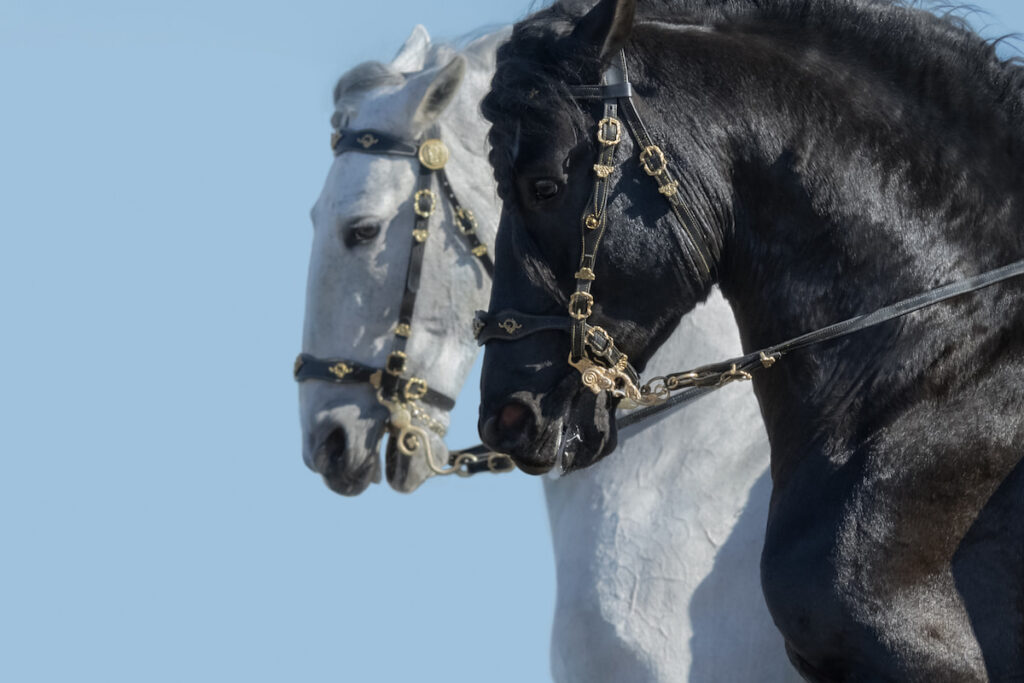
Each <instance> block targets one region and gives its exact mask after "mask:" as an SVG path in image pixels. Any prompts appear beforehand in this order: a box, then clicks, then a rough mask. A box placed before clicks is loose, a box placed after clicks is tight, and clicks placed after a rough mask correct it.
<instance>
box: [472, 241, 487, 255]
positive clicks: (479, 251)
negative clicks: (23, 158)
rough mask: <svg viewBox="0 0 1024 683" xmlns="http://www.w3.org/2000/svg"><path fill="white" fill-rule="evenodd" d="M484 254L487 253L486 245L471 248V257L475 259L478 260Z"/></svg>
mask: <svg viewBox="0 0 1024 683" xmlns="http://www.w3.org/2000/svg"><path fill="white" fill-rule="evenodd" d="M486 253H487V247H486V245H483V244H481V245H479V246H476V247H473V256H476V257H477V258H480V257H481V256H483V255H484V254H486Z"/></svg>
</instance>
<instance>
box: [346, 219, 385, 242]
mask: <svg viewBox="0 0 1024 683" xmlns="http://www.w3.org/2000/svg"><path fill="white" fill-rule="evenodd" d="M379 234H380V225H379V224H373V225H354V226H352V227H351V228H349V229H348V231H347V232H346V233H345V245H346V246H349V247H354V246H355V245H357V244H365V243H366V242H370V241H372V240H373V239H375V238H376V237H377V235H379Z"/></svg>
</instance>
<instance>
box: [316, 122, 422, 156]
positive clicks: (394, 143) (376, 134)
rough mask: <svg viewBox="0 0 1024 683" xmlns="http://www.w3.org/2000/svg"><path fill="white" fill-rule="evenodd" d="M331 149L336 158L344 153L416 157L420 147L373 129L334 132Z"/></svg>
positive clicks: (342, 129)
mask: <svg viewBox="0 0 1024 683" xmlns="http://www.w3.org/2000/svg"><path fill="white" fill-rule="evenodd" d="M331 149H332V150H334V156H339V155H340V154H343V153H344V152H363V153H364V154H398V155H400V156H408V157H414V156H416V155H417V153H418V152H419V146H418V145H414V144H412V143H410V142H406V141H405V140H402V139H401V138H396V137H395V136H394V135H388V134H387V133H382V132H381V131H379V130H373V129H372V128H366V129H363V130H352V129H350V128H340V129H338V130H336V131H334V133H332V134H331Z"/></svg>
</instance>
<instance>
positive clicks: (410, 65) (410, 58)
mask: <svg viewBox="0 0 1024 683" xmlns="http://www.w3.org/2000/svg"><path fill="white" fill-rule="evenodd" d="M428 45H430V34H429V33H427V29H425V28H424V27H423V24H416V27H415V28H413V30H412V33H410V34H409V37H408V38H406V39H405V44H404V45H402V49H400V50H399V51H398V54H397V55H395V58H394V59H392V60H391V66H392V68H394V70H395V71H401V72H405V73H409V72H411V71H419V70H420V69H422V68H423V63H424V61H426V58H427V46H428Z"/></svg>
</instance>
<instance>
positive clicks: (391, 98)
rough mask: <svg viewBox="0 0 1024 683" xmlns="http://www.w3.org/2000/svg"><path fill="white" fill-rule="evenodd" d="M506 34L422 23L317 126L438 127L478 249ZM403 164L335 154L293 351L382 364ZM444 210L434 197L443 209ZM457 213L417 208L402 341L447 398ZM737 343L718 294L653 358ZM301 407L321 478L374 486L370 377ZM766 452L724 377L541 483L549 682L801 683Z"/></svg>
mask: <svg viewBox="0 0 1024 683" xmlns="http://www.w3.org/2000/svg"><path fill="white" fill-rule="evenodd" d="M504 35H506V34H505V33H504V32H498V33H495V34H491V35H488V36H484V37H482V38H479V39H477V40H476V41H474V42H472V43H471V44H470V45H469V46H468V47H467V48H466V49H465V50H463V51H461V52H459V53H456V52H455V51H454V50H453V49H452V48H450V47H446V46H443V45H436V44H431V43H430V40H429V38H428V36H427V32H426V31H425V30H424V29H423V28H422V27H419V26H418V27H416V29H414V30H413V32H412V35H411V36H410V37H409V39H408V40H407V41H406V43H405V45H404V46H403V47H402V49H401V50H400V52H399V53H398V56H397V57H396V58H395V59H394V60H393V61H392V62H391V64H389V65H383V64H378V63H367V64H363V65H360V66H358V67H356V68H354V69H352V70H351V71H350V72H348V73H346V74H345V75H344V76H342V78H341V79H340V81H339V82H338V85H337V87H336V88H335V107H336V113H335V115H334V119H333V121H332V123H333V125H334V126H335V128H336V129H348V130H353V131H356V130H365V129H373V130H376V131H383V132H386V133H388V134H390V135H391V136H394V137H395V138H398V139H403V140H409V141H416V140H420V139H421V138H422V137H423V136H424V134H425V132H426V131H427V130H428V129H432V127H434V126H439V130H440V137H441V139H442V140H443V141H444V142H445V143H446V144H447V145H448V147H449V148H450V150H451V158H450V161H449V162H448V165H447V166H446V171H447V173H448V175H449V176H450V179H451V184H452V186H453V187H454V188H455V191H456V192H457V193H458V195H459V198H460V199H461V200H462V201H463V202H464V203H465V204H466V205H467V206H469V207H471V208H472V209H474V210H476V211H477V216H478V217H479V219H480V220H479V231H480V237H481V239H483V240H484V241H485V242H486V243H493V241H492V240H493V234H492V232H491V230H493V227H492V226H494V225H496V224H497V217H498V214H499V209H500V207H499V204H498V200H497V196H496V192H495V189H494V184H493V180H492V176H491V173H490V169H489V166H488V164H487V161H486V149H485V135H486V124H485V122H484V121H483V120H482V118H481V117H480V115H479V113H478V103H479V100H480V98H481V97H482V96H483V95H484V94H485V93H486V91H487V88H488V86H489V81H490V75H491V73H492V71H493V68H494V52H495V49H496V46H497V44H498V43H499V42H500V41H501V40H502V37H503V36H504ZM417 168H418V162H416V160H415V159H414V158H401V157H396V156H391V155H373V154H361V153H358V152H355V153H345V154H341V155H339V156H338V158H337V159H336V160H335V162H334V164H333V166H332V167H331V170H330V173H329V175H328V177H327V180H326V183H325V185H324V188H323V192H322V194H321V196H320V198H319V200H318V201H317V203H316V205H315V206H314V208H313V212H312V218H313V223H314V228H315V237H314V241H313V254H312V258H311V261H310V271H309V286H308V291H307V308H306V320H305V330H304V340H303V348H304V352H305V353H308V354H310V355H312V356H320V357H329V358H350V359H354V360H356V361H358V362H360V363H363V364H365V365H367V366H373V367H380V366H382V365H383V364H384V363H385V362H386V360H387V359H386V357H387V355H388V353H389V349H390V348H391V344H392V341H393V339H394V329H395V323H396V319H397V311H398V308H399V301H400V299H401V297H402V291H403V283H404V280H405V271H406V266H407V263H408V260H409V250H410V239H409V236H410V234H411V231H412V229H413V225H412V223H413V202H412V197H413V194H414V192H415V191H416V188H417V185H416V181H417ZM435 191H436V188H435ZM445 204H446V203H445V202H444V200H443V197H442V199H440V200H439V201H438V211H440V209H441V206H442V205H445ZM452 219H453V216H452V212H451V208H450V207H448V206H446V205H445V206H444V211H443V214H442V215H437V214H435V216H434V217H433V218H432V220H433V221H434V223H432V224H431V226H430V228H431V229H430V237H429V239H427V240H426V251H425V254H424V262H423V278H422V281H421V283H420V287H419V296H418V298H417V301H416V308H415V317H414V322H413V324H412V330H411V335H410V337H409V341H408V359H409V365H410V368H409V370H410V371H411V372H413V373H414V374H416V375H417V376H419V377H422V378H423V379H425V380H426V381H427V384H428V386H430V387H432V388H434V389H437V390H438V391H440V392H441V393H443V394H446V395H448V396H456V395H457V394H458V390H459V388H460V387H461V385H462V383H463V382H464V381H465V378H466V376H467V374H468V371H469V369H470V366H471V364H472V362H473V359H474V358H475V356H476V352H477V349H476V346H475V344H474V343H473V341H472V338H471V336H470V334H469V330H470V329H471V326H472V318H473V312H474V311H475V310H476V309H478V308H484V307H485V306H486V304H487V297H488V291H489V288H490V281H489V279H488V278H487V277H486V274H485V273H484V271H483V269H482V268H481V266H480V264H479V263H478V262H476V261H475V260H474V258H473V256H472V255H471V254H470V253H469V250H468V249H467V247H466V245H465V244H464V243H463V242H462V241H461V240H460V239H459V236H458V234H457V233H456V232H455V231H454V230H453V229H452V225H451V222H452ZM442 226H443V227H442ZM739 349H740V343H739V337H738V333H737V331H736V327H735V324H734V322H733V320H732V314H731V312H730V311H729V309H728V307H727V305H726V304H725V302H724V300H723V299H722V298H721V296H718V295H716V296H713V297H712V298H711V300H710V301H709V302H708V304H707V305H706V306H704V307H703V309H702V310H701V311H700V312H699V313H698V314H694V315H692V316H690V317H688V318H687V320H686V321H685V322H684V324H683V326H682V327H681V328H680V329H679V330H678V331H677V332H676V333H675V335H674V336H673V337H672V339H671V340H670V341H669V342H668V343H667V344H666V345H665V347H664V348H663V349H662V350H661V352H660V353H659V354H658V356H657V357H656V358H655V359H654V361H653V366H652V367H653V369H654V370H655V371H656V370H657V369H658V368H659V367H661V366H662V365H663V364H662V363H661V362H660V359H662V358H670V359H672V362H673V366H675V365H678V364H680V363H682V364H684V365H686V364H693V365H698V364H699V363H700V362H701V361H705V360H707V359H710V358H717V357H719V356H722V355H723V354H724V355H725V356H728V355H730V354H735V353H738V352H739ZM300 406H301V420H302V428H303V457H304V459H305V461H306V464H307V465H308V466H309V467H310V468H312V469H313V470H314V471H316V472H318V473H320V474H321V475H323V478H324V480H325V482H326V483H327V485H328V486H330V487H331V488H332V489H333V490H335V491H338V492H339V493H343V494H348V495H354V494H357V493H359V492H360V491H362V490H363V489H364V488H365V487H366V486H368V485H369V483H370V482H372V481H379V480H380V465H379V462H378V456H377V453H378V446H379V443H380V441H381V438H382V437H383V435H384V432H385V422H386V420H387V419H388V417H389V411H388V410H387V409H386V408H385V407H383V406H382V405H381V404H380V403H379V402H378V401H377V400H376V398H375V393H374V388H372V387H370V386H366V385H359V384H353V385H338V384H333V383H328V382H318V381H307V382H303V383H302V385H301V388H300ZM424 408H425V410H426V412H427V413H428V414H429V417H428V418H427V419H428V420H429V421H432V422H435V423H437V424H436V425H435V426H436V427H440V426H443V425H447V420H448V416H447V413H446V412H445V411H444V410H440V409H437V408H434V407H430V406H425V407H424ZM726 418H727V419H726ZM734 425H743V427H741V428H736V427H735V426H734ZM436 431H437V432H440V431H442V430H441V429H437V430H436ZM429 434H430V436H429V439H430V453H431V454H432V456H433V457H434V459H435V461H436V462H435V467H436V466H438V465H443V464H444V462H445V461H446V460H447V451H446V449H445V446H444V442H443V439H442V438H441V437H440V435H439V434H438V433H433V432H430V433H429ZM424 461H425V458H423V457H409V456H406V455H402V454H401V453H399V452H398V450H397V449H396V448H394V447H390V448H389V449H388V453H387V455H386V463H387V474H388V481H389V483H390V484H391V485H392V486H394V487H395V488H397V489H398V490H401V491H411V490H413V489H415V488H416V487H417V486H418V485H419V484H421V483H422V482H423V481H424V479H426V478H427V477H428V476H430V474H431V468H430V467H429V466H428V465H427V464H426V463H425V462H424ZM767 464H768V443H767V438H766V436H765V433H764V429H763V427H762V424H761V418H760V413H759V411H758V407H757V404H756V401H755V400H754V396H753V394H752V393H751V392H750V390H749V387H740V386H736V387H730V388H727V389H724V390H722V391H720V392H717V393H716V394H713V395H712V396H710V397H708V398H706V399H704V400H703V401H702V402H700V403H697V404H695V405H692V406H690V407H688V408H686V409H685V410H684V411H675V412H673V413H670V414H669V415H668V416H666V417H663V418H661V419H660V420H658V421H657V422H656V423H655V424H652V425H649V426H647V427H646V428H645V429H643V431H638V430H636V429H627V430H624V433H623V435H622V443H621V445H620V447H619V451H618V452H617V453H616V454H615V455H614V456H612V457H609V458H607V459H606V460H605V461H603V462H602V463H600V464H598V465H597V466H595V467H592V468H589V469H586V470H583V471H580V472H576V473H573V474H572V475H570V476H565V477H562V478H558V479H553V478H546V479H545V480H544V488H545V493H546V496H547V503H548V512H549V516H550V520H551V531H552V537H553V542H554V550H555V558H556V565H557V582H558V583H557V604H556V607H555V616H554V626H553V631H552V641H551V642H552V650H551V668H552V674H553V677H554V679H555V680H556V681H559V682H560V683H561V682H565V681H587V682H600V681H629V682H631V683H633V682H646V681H652V682H653V681H659V682H662V681H665V682H667V681H687V680H689V681H701V682H704V681H729V682H735V681H754V680H759V681H760V680H763V681H773V682H774V681H789V680H794V681H795V680H799V677H798V676H797V675H796V673H795V672H794V671H793V670H792V668H791V666H790V665H789V663H788V660H787V658H786V656H785V653H784V651H783V646H782V639H781V637H780V636H779V635H778V633H777V632H776V630H775V628H774V625H773V624H772V622H771V619H770V617H769V615H768V611H767V609H766V607H765V605H764V600H763V598H762V596H761V590H760V582H759V571H758V566H759V554H760V547H761V543H762V539H763V534H764V527H765V519H766V516H767V506H768V497H769V491H770V484H769V480H768V474H767ZM506 476H522V475H519V474H517V475H506ZM466 485H467V486H471V485H472V483H467V484H466Z"/></svg>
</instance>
